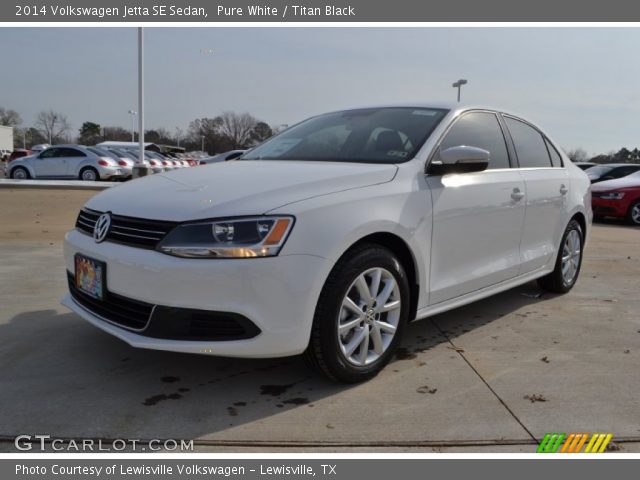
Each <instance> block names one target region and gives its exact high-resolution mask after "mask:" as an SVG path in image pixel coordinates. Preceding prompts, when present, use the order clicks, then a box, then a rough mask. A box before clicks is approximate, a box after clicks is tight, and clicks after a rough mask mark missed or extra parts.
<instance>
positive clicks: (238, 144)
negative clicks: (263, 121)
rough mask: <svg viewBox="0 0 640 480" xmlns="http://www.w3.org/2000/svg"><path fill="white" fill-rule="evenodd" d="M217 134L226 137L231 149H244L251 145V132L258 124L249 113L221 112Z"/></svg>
mask: <svg viewBox="0 0 640 480" xmlns="http://www.w3.org/2000/svg"><path fill="white" fill-rule="evenodd" d="M217 118H219V119H220V120H219V127H218V133H219V134H220V135H221V136H223V137H226V138H227V139H228V140H229V143H231V148H232V149H233V148H245V147H248V146H249V145H250V144H251V143H252V134H253V130H254V128H255V126H256V124H257V123H258V119H256V118H255V117H254V116H253V115H251V114H249V113H236V112H223V113H222V114H221V115H220V116H219V117H217Z"/></svg>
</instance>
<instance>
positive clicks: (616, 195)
mask: <svg viewBox="0 0 640 480" xmlns="http://www.w3.org/2000/svg"><path fill="white" fill-rule="evenodd" d="M622 197H624V192H608V193H603V194H602V195H600V198H602V199H603V200H621V199H622Z"/></svg>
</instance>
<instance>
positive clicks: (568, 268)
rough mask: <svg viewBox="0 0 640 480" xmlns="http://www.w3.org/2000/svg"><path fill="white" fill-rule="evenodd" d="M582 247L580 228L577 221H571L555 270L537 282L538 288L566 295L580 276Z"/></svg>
mask: <svg viewBox="0 0 640 480" xmlns="http://www.w3.org/2000/svg"><path fill="white" fill-rule="evenodd" d="M583 245H584V234H583V232H582V227H581V226H580V223H579V222H578V221H577V220H571V221H570V222H569V225H567V228H566V230H565V231H564V235H563V236H562V242H561V243H560V251H559V252H558V257H557V259H556V265H555V268H554V270H553V272H551V273H550V274H548V275H545V276H544V277H542V278H540V279H539V280H538V284H539V285H540V287H542V288H543V289H545V290H548V291H550V292H555V293H567V292H568V291H569V290H571V289H572V288H573V286H574V285H575V283H576V281H577V280H578V275H579V274H580V267H581V266H582V250H583V248H582V247H583Z"/></svg>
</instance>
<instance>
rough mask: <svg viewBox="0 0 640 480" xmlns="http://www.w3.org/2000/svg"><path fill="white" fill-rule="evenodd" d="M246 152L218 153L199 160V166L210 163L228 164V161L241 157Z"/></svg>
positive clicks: (230, 151)
mask: <svg viewBox="0 0 640 480" xmlns="http://www.w3.org/2000/svg"><path fill="white" fill-rule="evenodd" d="M244 152H246V150H229V151H228V152H224V153H219V154H217V155H214V156H213V157H206V158H201V159H200V160H199V163H200V165H209V164H210V163H219V162H228V161H229V160H235V159H236V158H239V157H241V156H242V155H243V154H244Z"/></svg>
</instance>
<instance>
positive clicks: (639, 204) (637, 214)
mask: <svg viewBox="0 0 640 480" xmlns="http://www.w3.org/2000/svg"><path fill="white" fill-rule="evenodd" d="M627 222H629V223H630V224H631V225H640V200H637V201H635V202H634V203H632V204H631V206H630V207H629V211H628V212H627Z"/></svg>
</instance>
